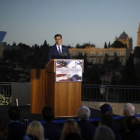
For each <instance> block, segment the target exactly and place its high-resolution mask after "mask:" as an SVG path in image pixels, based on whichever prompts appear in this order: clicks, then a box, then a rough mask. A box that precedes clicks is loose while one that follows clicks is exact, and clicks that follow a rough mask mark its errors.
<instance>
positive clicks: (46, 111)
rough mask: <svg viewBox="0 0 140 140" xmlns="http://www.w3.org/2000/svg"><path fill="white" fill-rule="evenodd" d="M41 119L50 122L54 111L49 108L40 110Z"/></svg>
mask: <svg viewBox="0 0 140 140" xmlns="http://www.w3.org/2000/svg"><path fill="white" fill-rule="evenodd" d="M42 115H43V118H44V119H45V120H46V121H48V122H49V121H52V120H53V119H54V110H53V108H52V107H51V106H45V107H44V108H43V110H42Z"/></svg>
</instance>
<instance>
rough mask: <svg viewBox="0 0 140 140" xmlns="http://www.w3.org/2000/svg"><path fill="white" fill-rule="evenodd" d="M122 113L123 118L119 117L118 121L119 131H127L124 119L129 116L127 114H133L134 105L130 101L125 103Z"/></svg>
mask: <svg viewBox="0 0 140 140" xmlns="http://www.w3.org/2000/svg"><path fill="white" fill-rule="evenodd" d="M123 114H124V118H122V119H119V120H118V122H119V123H120V126H121V132H127V126H126V121H127V119H128V118H129V116H133V115H134V114H135V107H134V106H133V105H132V104H131V103H127V104H126V105H125V106H124V110H123Z"/></svg>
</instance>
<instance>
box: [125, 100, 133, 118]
mask: <svg viewBox="0 0 140 140" xmlns="http://www.w3.org/2000/svg"><path fill="white" fill-rule="evenodd" d="M123 114H124V116H133V115H134V114H135V107H134V106H133V105H132V104H131V103H127V104H126V105H125V106H124V110H123Z"/></svg>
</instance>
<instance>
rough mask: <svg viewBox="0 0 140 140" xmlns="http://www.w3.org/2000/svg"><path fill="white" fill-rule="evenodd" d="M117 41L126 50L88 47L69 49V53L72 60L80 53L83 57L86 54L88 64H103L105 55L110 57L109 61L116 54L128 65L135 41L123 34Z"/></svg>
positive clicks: (122, 62)
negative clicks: (124, 46) (127, 61)
mask: <svg viewBox="0 0 140 140" xmlns="http://www.w3.org/2000/svg"><path fill="white" fill-rule="evenodd" d="M115 41H120V42H122V43H123V44H124V45H126V46H127V47H126V48H113V47H109V48H95V47H92V46H86V48H69V52H70V55H71V58H75V57H76V56H77V55H78V54H79V53H82V54H83V55H84V54H85V53H86V55H87V60H88V62H91V63H93V64H103V62H104V58H105V55H106V54H107V55H108V56H109V60H111V59H113V57H114V54H115V53H116V54H117V56H118V57H119V60H120V62H121V64H122V65H125V64H126V60H127V59H128V57H129V55H130V53H131V52H132V49H133V41H132V38H129V36H128V35H127V34H126V33H125V32H123V33H122V34H121V35H120V36H119V37H118V38H117V37H116V38H115Z"/></svg>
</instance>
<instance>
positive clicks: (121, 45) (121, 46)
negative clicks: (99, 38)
mask: <svg viewBox="0 0 140 140" xmlns="http://www.w3.org/2000/svg"><path fill="white" fill-rule="evenodd" d="M111 47H112V48H127V46H126V45H125V44H123V43H122V42H120V41H114V43H113V44H112V45H111Z"/></svg>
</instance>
